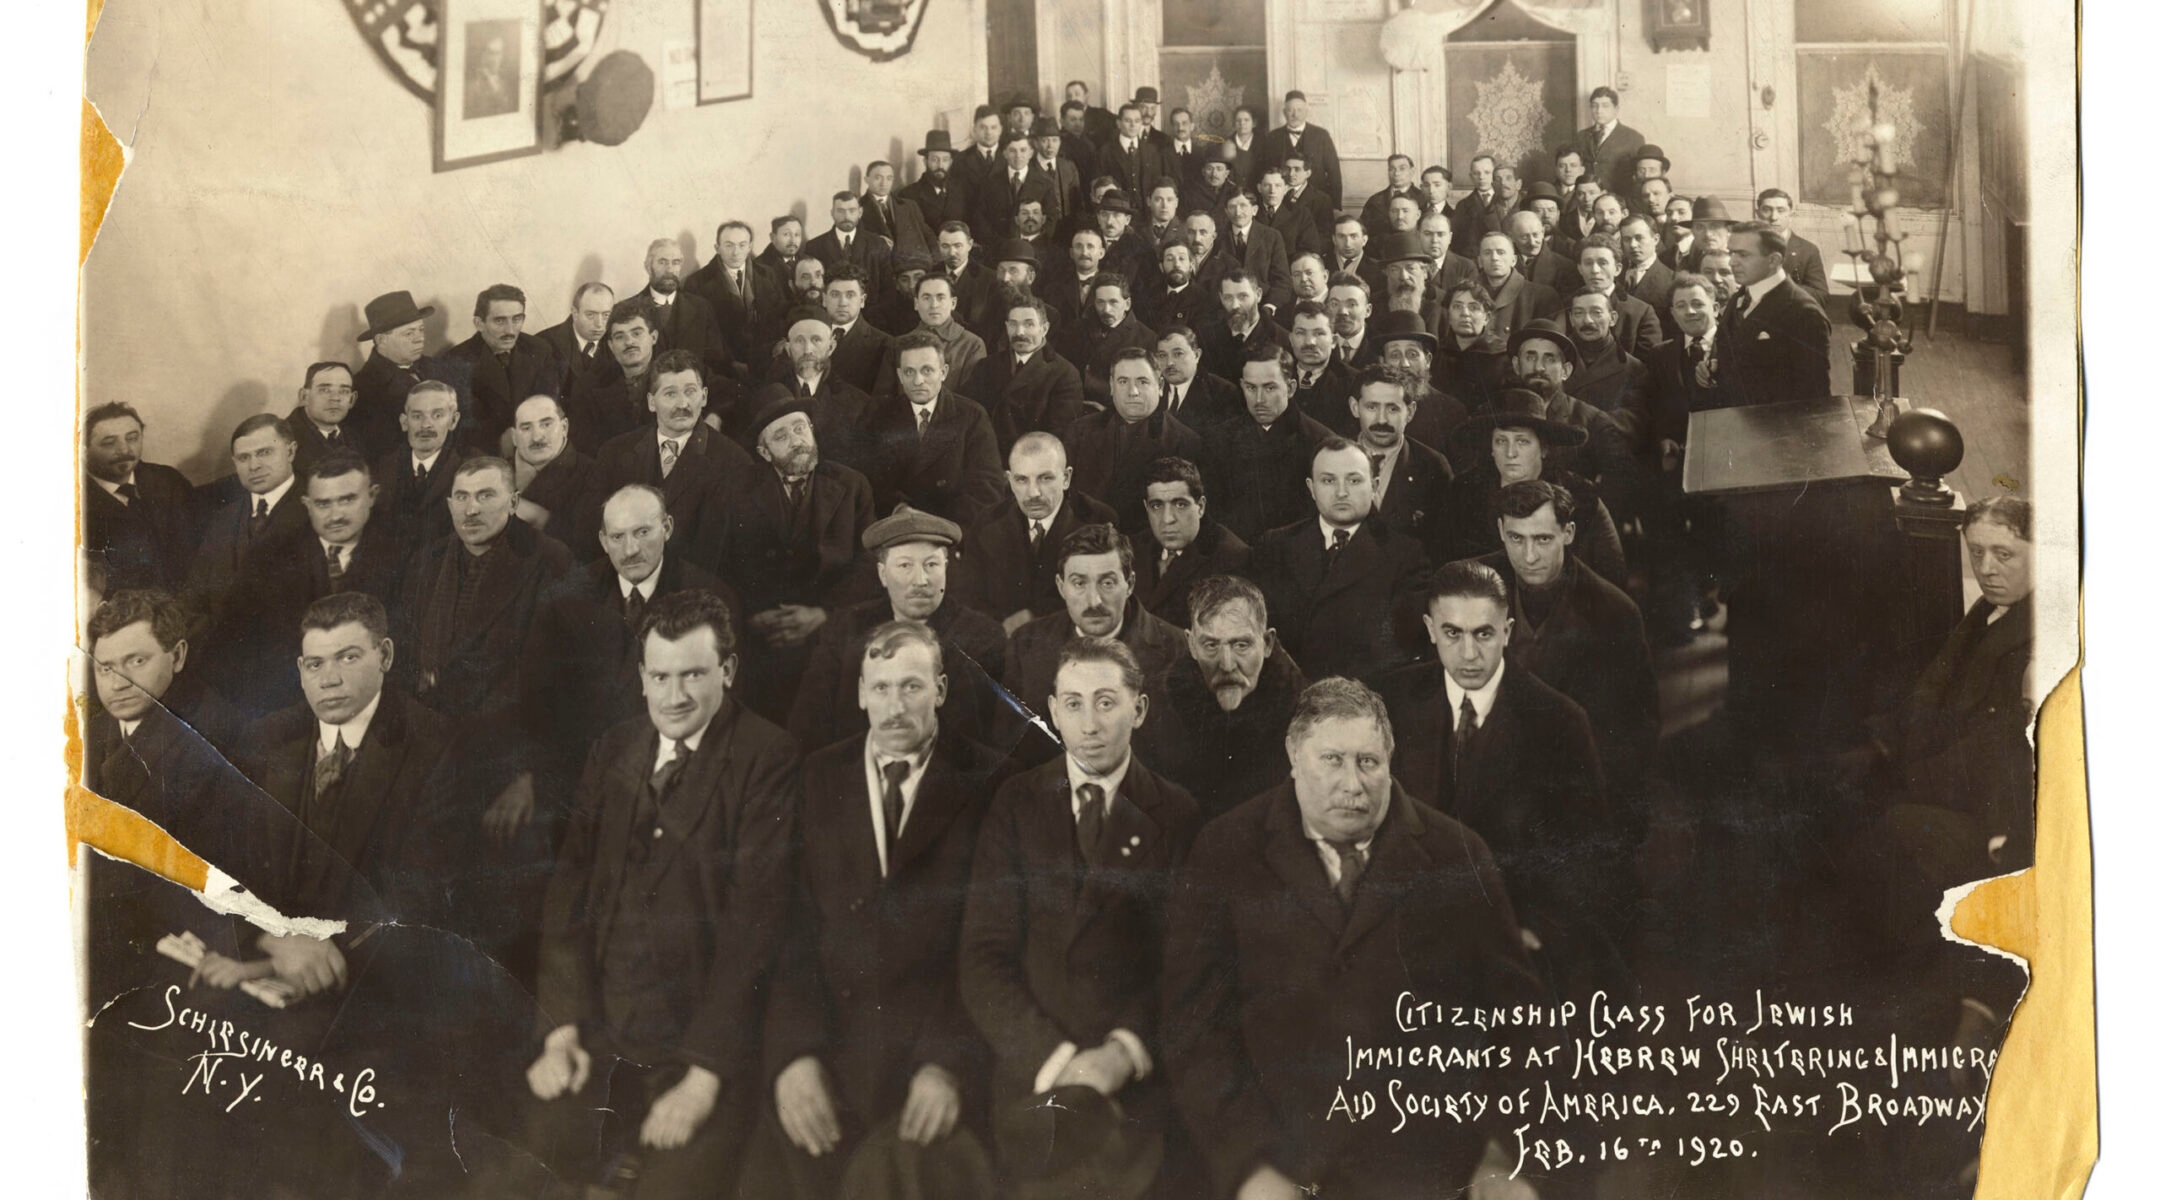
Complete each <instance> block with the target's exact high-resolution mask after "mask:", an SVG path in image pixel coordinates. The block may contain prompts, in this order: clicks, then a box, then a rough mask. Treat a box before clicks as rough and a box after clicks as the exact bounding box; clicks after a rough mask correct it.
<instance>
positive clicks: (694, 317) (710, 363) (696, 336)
mask: <svg viewBox="0 0 2160 1200" xmlns="http://www.w3.org/2000/svg"><path fill="white" fill-rule="evenodd" d="M687 265H688V260H687V259H685V258H684V257H683V252H682V246H681V245H680V244H679V243H677V242H676V240H675V239H674V238H655V239H654V240H653V243H652V245H650V246H648V247H646V249H645V288H644V290H643V291H640V292H638V293H637V294H636V295H634V296H632V297H631V299H633V300H643V301H645V303H646V304H648V305H650V306H651V308H652V313H653V316H654V317H655V318H656V320H655V321H654V325H653V328H654V331H655V332H657V333H658V334H659V335H660V340H661V344H662V345H664V346H666V347H667V348H668V349H670V350H688V351H689V352H690V353H692V354H695V355H697V356H698V359H699V360H700V361H702V362H703V363H704V364H705V369H706V371H707V372H708V373H711V374H713V375H715V376H723V375H725V376H732V375H733V374H734V371H735V364H734V357H733V356H732V355H730V354H729V353H728V345H727V339H726V338H725V337H722V336H721V335H720V316H719V314H718V313H715V312H714V311H713V306H712V302H711V301H709V300H707V299H705V297H703V296H700V295H697V294H695V293H693V292H687V291H684V290H683V285H682V283H683V273H684V268H685V267H686V266H687Z"/></svg>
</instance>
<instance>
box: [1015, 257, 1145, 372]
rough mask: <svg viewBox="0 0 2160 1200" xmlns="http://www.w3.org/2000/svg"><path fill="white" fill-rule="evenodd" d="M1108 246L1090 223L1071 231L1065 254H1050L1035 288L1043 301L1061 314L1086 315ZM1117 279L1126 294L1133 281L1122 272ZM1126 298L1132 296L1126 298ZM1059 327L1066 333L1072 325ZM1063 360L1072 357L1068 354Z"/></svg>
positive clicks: (1100, 274)
mask: <svg viewBox="0 0 2160 1200" xmlns="http://www.w3.org/2000/svg"><path fill="white" fill-rule="evenodd" d="M1107 244H1108V243H1106V242H1105V241H1104V240H1103V236H1102V231H1101V230H1099V229H1097V228H1095V227H1094V226H1093V225H1092V224H1090V225H1086V226H1083V227H1081V228H1079V229H1076V230H1074V231H1073V232H1072V234H1071V236H1070V237H1069V238H1068V239H1067V240H1066V243H1065V245H1066V251H1065V253H1064V254H1062V255H1052V256H1051V258H1050V261H1049V262H1048V263H1047V264H1046V265H1045V266H1044V267H1043V269H1042V280H1041V282H1040V283H1039V284H1038V285H1037V287H1038V289H1039V291H1040V292H1041V294H1042V297H1043V299H1045V300H1048V301H1049V302H1050V303H1051V304H1052V305H1053V306H1055V307H1056V308H1057V310H1058V311H1059V312H1061V313H1085V312H1087V311H1088V305H1089V299H1088V297H1089V293H1090V291H1091V289H1093V288H1094V286H1095V281H1096V280H1098V279H1100V278H1101V277H1102V260H1103V250H1104V247H1105V246H1106V245H1107ZM1118 278H1120V279H1125V282H1126V284H1127V285H1128V288H1127V290H1128V292H1129V291H1130V290H1131V285H1132V284H1133V281H1132V280H1131V279H1128V278H1126V277H1125V275H1124V274H1122V273H1119V275H1118ZM1127 299H1128V300H1130V299H1131V297H1130V296H1129V295H1128V296H1127ZM1061 328H1063V329H1064V330H1065V331H1066V332H1067V333H1068V334H1069V333H1070V332H1071V330H1072V323H1071V322H1069V321H1068V322H1066V323H1065V324H1064V325H1063V326H1062V327H1061ZM1066 357H1067V358H1073V356H1072V355H1070V354H1068V355H1066ZM1074 361H1075V362H1077V361H1079V360H1078V359H1074Z"/></svg>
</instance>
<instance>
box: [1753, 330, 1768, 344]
mask: <svg viewBox="0 0 2160 1200" xmlns="http://www.w3.org/2000/svg"><path fill="white" fill-rule="evenodd" d="M1755 340H1756V341H1758V342H1767V341H1769V340H1770V331H1769V330H1767V329H1766V330H1763V331H1762V332H1760V333H1758V334H1756V335H1755Z"/></svg>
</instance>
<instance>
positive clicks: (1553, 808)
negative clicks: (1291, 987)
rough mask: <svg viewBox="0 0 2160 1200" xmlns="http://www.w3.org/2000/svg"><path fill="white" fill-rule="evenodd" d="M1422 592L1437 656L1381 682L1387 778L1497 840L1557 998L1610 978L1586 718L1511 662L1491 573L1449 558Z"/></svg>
mask: <svg viewBox="0 0 2160 1200" xmlns="http://www.w3.org/2000/svg"><path fill="white" fill-rule="evenodd" d="M1427 590H1428V597H1429V598H1428V600H1427V602H1426V605H1425V609H1424V613H1425V630H1426V632H1427V634H1428V635H1430V637H1431V638H1432V642H1433V645H1434V647H1435V648H1436V649H1437V650H1438V652H1439V661H1438V662H1433V663H1420V664H1417V665H1415V666H1409V667H1405V668H1403V669H1402V670H1400V671H1398V672H1396V673H1394V674H1393V675H1391V676H1390V677H1389V678H1388V679H1386V680H1384V681H1382V684H1381V687H1380V690H1381V692H1382V694H1384V695H1385V696H1386V697H1387V702H1388V711H1389V712H1391V713H1393V714H1395V715H1396V717H1397V719H1398V720H1399V722H1400V724H1401V726H1402V728H1403V731H1404V733H1405V735H1406V736H1405V738H1404V739H1403V740H1402V741H1400V742H1398V743H1397V744H1396V746H1395V754H1394V769H1395V777H1396V778H1397V779H1399V780H1401V781H1402V785H1403V787H1404V789H1405V790H1407V791H1409V792H1410V793H1411V794H1412V795H1427V796H1431V797H1433V798H1434V799H1433V807H1435V808H1437V809H1439V810H1440V811H1442V812H1445V813H1449V814H1450V815H1453V816H1454V817H1455V818H1456V819H1457V820H1459V821H1461V822H1462V823H1463V824H1464V825H1467V826H1469V827H1470V829H1471V830H1472V831H1474V832H1475V833H1477V834H1478V835H1479V836H1480V837H1482V838H1484V839H1485V841H1486V842H1487V843H1488V844H1490V845H1491V846H1492V849H1493V855H1494V857H1495V858H1496V859H1497V860H1498V862H1499V865H1500V872H1501V874H1502V875H1503V876H1504V877H1505V878H1506V880H1507V894H1508V896H1509V898H1510V899H1511V900H1513V901H1514V903H1515V906H1516V908H1517V910H1518V911H1517V916H1518V918H1519V919H1520V920H1521V922H1522V927H1523V932H1524V934H1525V937H1524V945H1525V947H1526V948H1528V949H1529V950H1531V952H1532V954H1533V955H1534V959H1533V961H1535V962H1536V963H1537V965H1538V967H1539V969H1540V972H1541V973H1542V974H1544V975H1545V976H1546V977H1547V984H1548V986H1549V987H1551V988H1552V990H1553V991H1554V992H1555V993H1556V994H1562V995H1566V994H1572V985H1574V984H1577V983H1581V982H1583V981H1584V979H1585V978H1586V976H1587V977H1589V978H1595V979H1597V980H1599V981H1600V982H1610V981H1611V979H1612V977H1611V974H1610V972H1609V968H1610V966H1611V960H1610V944H1609V939H1608V936H1607V932H1606V931H1607V930H1608V929H1609V928H1610V924H1611V921H1612V919H1613V918H1614V917H1615V916H1616V906H1614V905H1613V904H1612V897H1613V896H1614V895H1615V894H1616V891H1615V889H1616V886H1617V882H1616V881H1617V862H1616V855H1615V854H1614V846H1615V839H1614V837H1613V836H1612V832H1611V829H1610V824H1609V821H1608V818H1607V815H1606V807H1605V783H1604V775H1603V772H1602V770H1601V769H1600V767H1599V763H1598V754H1597V744H1596V740H1595V735H1594V734H1593V733H1592V732H1591V729H1590V720H1589V718H1588V717H1587V716H1585V715H1584V714H1583V710H1582V707H1581V706H1580V705H1578V704H1576V703H1575V702H1574V701H1573V700H1570V699H1568V698H1567V697H1566V696H1563V695H1561V694H1560V693H1559V692H1558V691H1555V690H1554V689H1553V688H1552V687H1551V686H1550V685H1548V684H1546V683H1545V682H1544V681H1542V680H1540V679H1539V678H1538V677H1537V676H1536V675H1534V674H1532V673H1531V672H1529V671H1525V670H1522V669H1520V668H1514V667H1513V664H1511V663H1509V662H1508V661H1507V659H1506V657H1505V652H1506V650H1507V645H1508V641H1509V638H1510V635H1511V631H1512V629H1513V627H1514V620H1513V618H1512V617H1510V616H1509V615H1508V614H1509V598H1508V586H1507V582H1506V581H1505V580H1504V579H1503V578H1502V577H1501V575H1500V573H1499V572H1497V571H1495V570H1493V569H1492V568H1491V567H1489V566H1485V565H1484V564H1482V563H1477V562H1468V561H1464V562H1452V563H1449V564H1448V565H1446V566H1445V567H1442V568H1440V570H1439V571H1437V572H1435V573H1434V575H1433V577H1432V580H1431V582H1430V583H1429V585H1428V589H1427ZM1511 668H1512V669H1511Z"/></svg>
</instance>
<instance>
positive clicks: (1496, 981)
mask: <svg viewBox="0 0 2160 1200" xmlns="http://www.w3.org/2000/svg"><path fill="white" fill-rule="evenodd" d="M1425 736H1426V735H1425V733H1424V731H1422V730H1418V731H1412V730H1410V729H1409V728H1407V727H1403V728H1397V725H1396V724H1395V723H1391V722H1390V720H1389V712H1388V708H1387V706H1386V705H1384V704H1383V703H1382V702H1381V699H1380V697H1379V696H1378V695H1375V694H1374V693H1373V691H1372V690H1371V689H1370V688H1368V687H1366V686H1365V685H1363V684H1360V683H1357V682H1354V681H1352V680H1347V679H1323V680H1321V681H1320V682H1318V683H1315V684H1313V685H1312V686H1310V687H1308V688H1306V689H1304V691H1303V693H1302V694H1301V695H1300V696H1299V697H1298V698H1297V702H1296V708H1295V710H1294V712H1293V713H1292V714H1291V716H1290V719H1289V722H1288V732H1287V734H1286V736H1285V737H1284V741H1283V744H1284V748H1285V751H1286V752H1287V755H1288V758H1289V771H1288V772H1287V774H1288V778H1287V779H1284V780H1282V781H1281V782H1279V783H1277V784H1276V785H1275V786H1273V787H1271V788H1269V789H1268V790H1266V791H1264V792H1261V793H1260V794H1259V795H1257V796H1254V797H1252V798H1251V799H1250V800H1249V801H1248V802H1246V803H1243V804H1241V805H1239V806H1238V807H1236V808H1233V809H1231V810H1230V812H1229V813H1228V814H1227V815H1225V816H1223V817H1220V818H1218V819H1217V820H1215V821H1214V822H1212V823H1211V824H1210V825H1209V826H1208V827H1207V829H1206V830H1205V831H1204V832H1203V833H1202V834H1201V836H1200V838H1199V839H1198V840H1197V841H1196V842H1195V843H1194V845H1193V853H1192V856H1191V857H1190V858H1189V859H1187V860H1186V863H1185V868H1184V870H1183V871H1182V872H1181V873H1180V875H1179V878H1178V881H1177V884H1176V887H1175V889H1174V892H1173V896H1172V900H1171V906H1170V912H1169V917H1168V939H1169V940H1168V942H1167V944H1166V948H1165V951H1164V956H1163V962H1164V980H1163V985H1164V987H1163V1013H1164V1028H1163V1040H1162V1049H1163V1057H1164V1059H1165V1063H1164V1065H1165V1066H1166V1067H1167V1069H1168V1070H1169V1073H1170V1078H1171V1080H1172V1087H1173V1088H1174V1089H1175V1091H1176V1098H1177V1105H1178V1111H1179V1114H1180V1115H1181V1116H1182V1117H1183V1118H1184V1123H1185V1127H1186V1128H1187V1129H1189V1130H1191V1131H1192V1132H1193V1135H1194V1141H1195V1142H1196V1143H1197V1146H1198V1149H1199V1151H1200V1154H1201V1157H1202V1158H1203V1160H1204V1161H1205V1162H1206V1164H1207V1168H1208V1171H1209V1173H1210V1175H1211V1176H1212V1178H1213V1183H1214V1191H1213V1192H1212V1193H1211V1194H1213V1195H1220V1196H1231V1195H1235V1196H1237V1197H1238V1198H1239V1200H1301V1198H1302V1197H1307V1196H1311V1195H1314V1194H1319V1195H1326V1196H1337V1195H1341V1196H1346V1197H1355V1198H1360V1200H1363V1198H1373V1200H1377V1198H1380V1197H1398V1196H1431V1195H1447V1196H1460V1195H1479V1194H1482V1193H1481V1192H1479V1191H1476V1190H1472V1188H1473V1182H1475V1183H1476V1184H1479V1185H1482V1184H1484V1183H1485V1182H1487V1181H1494V1182H1497V1181H1500V1180H1502V1179H1504V1178H1505V1177H1506V1175H1507V1174H1508V1170H1509V1167H1510V1166H1511V1165H1512V1160H1513V1158H1514V1157H1515V1156H1514V1153H1513V1148H1514V1139H1513V1136H1512V1134H1511V1133H1510V1132H1509V1130H1508V1129H1507V1127H1506V1123H1504V1122H1491V1123H1490V1125H1480V1124H1476V1123H1458V1122H1455V1121H1443V1122H1436V1123H1434V1124H1433V1125H1431V1126H1430V1127H1429V1128H1427V1129H1422V1130H1419V1131H1417V1136H1414V1137H1412V1136H1404V1135H1401V1134H1393V1133H1390V1132H1389V1128H1390V1125H1391V1124H1392V1121H1391V1120H1381V1121H1362V1122H1360V1121H1345V1120H1342V1119H1340V1116H1341V1114H1340V1113H1339V1112H1336V1111H1335V1107H1336V1104H1337V1103H1339V1101H1337V1100H1336V1097H1337V1095H1338V1087H1339V1085H1340V1084H1341V1074H1342V1066H1341V1063H1340V1061H1339V1056H1340V1055H1341V1053H1342V1049H1343V1046H1344V1045H1345V1044H1346V1043H1347V1044H1350V1045H1360V1046H1361V1045H1365V1044H1368V1043H1370V1042H1376V1041H1377V1042H1386V1041H1389V1040H1390V1039H1394V1038H1399V1037H1400V1036H1401V1035H1402V1031H1401V1030H1400V1029H1399V1028H1397V1026H1396V1023H1395V1019H1394V1014H1395V1013H1396V1006H1397V1004H1398V1002H1399V1001H1400V1000H1401V999H1402V998H1405V997H1414V998H1415V999H1416V1000H1417V1001H1420V1002H1428V1003H1434V1004H1438V1005H1444V1006H1446V1007H1448V1008H1449V1009H1450V1010H1459V1009H1474V1010H1477V1011H1484V1010H1485V1009H1486V1008H1488V1007H1490V1006H1502V1005H1513V1004H1519V1003H1524V1002H1534V1001H1535V1000H1536V998H1537V996H1538V989H1537V987H1536V984H1535V980H1534V977H1533V976H1532V975H1531V974H1530V971H1529V966H1528V964H1527V962H1526V961H1525V959H1524V955H1523V950H1522V941H1521V933H1520V931H1519V930H1518V929H1517V927H1516V925H1515V917H1514V914H1513V912H1512V911H1511V909H1510V907H1509V904H1508V894H1507V890H1506V889H1505V888H1504V887H1502V886H1501V879H1500V872H1499V870H1498V868H1497V866H1496V865H1495V863H1494V861H1493V855H1492V852H1491V851H1490V850H1488V849H1487V848H1486V846H1485V843H1484V841H1483V840H1481V839H1480V838H1479V836H1478V835H1477V833H1476V832H1475V831H1474V830H1472V829H1469V828H1465V827H1464V826H1463V825H1462V824H1460V823H1458V822H1457V821H1455V820H1452V819H1450V818H1449V817H1448V816H1447V815H1445V814H1444V813H1443V812H1442V810H1440V809H1438V808H1436V807H1433V806H1431V805H1429V804H1427V803H1426V802H1425V801H1423V800H1421V799H1419V798H1418V797H1417V796H1416V795H1415V794H1414V793H1413V792H1411V791H1410V790H1408V789H1407V788H1406V787H1405V786H1404V785H1403V784H1401V783H1397V782H1395V781H1394V780H1392V779H1391V778H1390V776H1389V773H1388V763H1389V759H1390V758H1391V757H1392V756H1393V755H1394V753H1395V752H1396V747H1397V746H1398V744H1407V743H1409V742H1413V741H1417V740H1419V739H1421V738H1423V737H1425ZM1329 1055H1335V1056H1337V1060H1336V1061H1330V1059H1329ZM1450 1077H1451V1079H1453V1074H1452V1073H1451V1076H1450ZM1505 1083H1506V1080H1505V1079H1501V1078H1496V1077H1494V1076H1493V1075H1490V1074H1487V1073H1483V1072H1475V1073H1472V1074H1471V1077H1470V1078H1464V1079H1453V1082H1451V1084H1450V1087H1451V1088H1452V1087H1456V1086H1465V1087H1474V1086H1482V1087H1488V1088H1494V1089H1495V1090H1502V1085H1504V1084H1505ZM1495 1142H1497V1143H1498V1144H1499V1145H1501V1146H1504V1147H1505V1150H1503V1151H1502V1152H1501V1153H1500V1154H1497V1155H1495V1154H1493V1153H1492V1152H1491V1151H1492V1149H1493V1146H1494V1143H1495Z"/></svg>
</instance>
